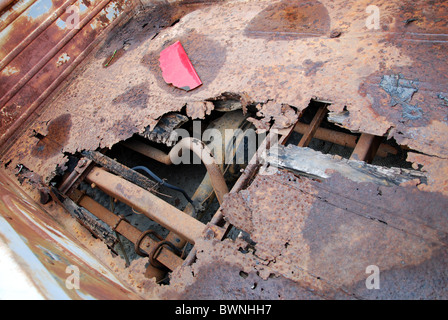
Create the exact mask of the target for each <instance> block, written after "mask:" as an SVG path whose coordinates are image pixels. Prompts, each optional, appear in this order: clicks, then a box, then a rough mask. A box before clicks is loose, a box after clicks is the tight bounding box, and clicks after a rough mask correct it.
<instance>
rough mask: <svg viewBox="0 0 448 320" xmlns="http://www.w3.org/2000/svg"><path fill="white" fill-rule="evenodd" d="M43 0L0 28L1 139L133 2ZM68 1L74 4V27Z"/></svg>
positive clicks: (40, 101) (124, 0)
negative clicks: (0, 58) (76, 22)
mask: <svg viewBox="0 0 448 320" xmlns="http://www.w3.org/2000/svg"><path fill="white" fill-rule="evenodd" d="M45 1H46V0H40V1H37V2H36V3H35V4H33V5H31V6H30V7H29V8H28V9H27V10H25V11H24V12H23V13H22V14H21V15H20V16H19V17H18V18H16V19H15V20H14V21H12V22H11V24H10V25H9V26H8V27H7V28H5V29H4V30H3V31H2V32H1V35H2V38H1V41H2V43H4V44H5V45H3V44H2V49H3V50H4V51H2V60H1V62H0V69H1V73H0V83H1V84H2V85H1V89H0V95H1V97H0V108H1V123H2V126H1V132H0V134H1V135H2V136H1V140H0V141H1V143H2V144H4V143H5V142H6V140H7V139H8V138H10V137H11V135H12V134H13V132H14V130H15V129H18V128H20V123H22V124H23V122H24V121H25V120H26V119H27V118H28V117H29V116H30V114H31V113H32V112H33V111H34V109H35V108H36V107H38V106H39V105H40V104H41V103H42V102H43V100H44V99H45V98H47V97H48V95H49V94H50V93H51V92H52V91H53V90H54V89H55V88H56V87H57V85H58V84H60V83H61V81H62V80H63V79H64V78H65V77H66V76H67V73H70V72H71V71H73V66H77V65H78V64H79V63H80V62H81V61H82V59H83V58H85V56H86V53H88V52H89V51H90V50H91V49H92V44H94V43H95V41H97V39H98V38H99V37H100V35H101V34H102V33H103V31H104V30H105V29H106V28H107V27H108V26H109V25H111V24H112V23H113V22H114V21H117V20H118V19H117V18H118V17H120V16H121V15H122V14H123V13H125V12H127V10H130V9H131V8H132V6H133V5H134V2H132V1H127V0H117V1H107V0H103V1H100V0H95V1H84V0H79V1H70V0H67V1H65V2H62V1H60V3H53V2H51V1H46V2H45ZM70 5H74V7H76V8H79V14H76V17H77V18H78V19H79V25H77V26H76V24H74V22H73V21H75V20H73V19H74V11H73V10H68V9H71V7H70ZM22 20H23V21H22ZM62 75H64V77H62ZM30 109H31V113H30V112H29V110H30ZM13 125H14V126H13ZM9 128H12V129H11V130H9Z"/></svg>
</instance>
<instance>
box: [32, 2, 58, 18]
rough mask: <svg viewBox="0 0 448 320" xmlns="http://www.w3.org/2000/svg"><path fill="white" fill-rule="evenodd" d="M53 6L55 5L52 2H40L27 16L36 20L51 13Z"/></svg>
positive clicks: (34, 5) (33, 6)
mask: <svg viewBox="0 0 448 320" xmlns="http://www.w3.org/2000/svg"><path fill="white" fill-rule="evenodd" d="M52 6H53V3H52V2H51V0H39V1H37V2H36V3H35V4H33V5H32V6H31V7H30V8H29V9H28V13H27V16H29V17H31V18H33V19H36V18H38V17H39V16H41V15H43V14H45V13H48V12H50V9H51V7H52Z"/></svg>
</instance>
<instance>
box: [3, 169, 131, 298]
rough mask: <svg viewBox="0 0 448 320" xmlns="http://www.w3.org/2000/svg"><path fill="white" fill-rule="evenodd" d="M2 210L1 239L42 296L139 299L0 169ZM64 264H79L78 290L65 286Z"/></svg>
mask: <svg viewBox="0 0 448 320" xmlns="http://www.w3.org/2000/svg"><path fill="white" fill-rule="evenodd" d="M0 212H1V215H0V236H1V238H2V241H3V242H5V243H6V244H7V245H8V247H9V249H10V250H12V252H13V257H14V259H15V260H16V261H17V262H18V265H19V266H20V267H21V268H23V270H24V271H25V273H26V274H27V276H28V277H30V280H31V283H32V285H33V286H34V287H35V288H36V290H37V291H38V292H39V294H40V295H41V297H42V298H44V299H138V298H139V297H138V296H137V295H136V294H135V293H133V292H132V291H131V290H130V289H128V288H127V287H126V286H125V285H124V284H123V283H122V282H121V281H119V280H118V279H117V278H116V275H114V274H113V273H112V272H111V271H110V270H109V269H108V268H107V267H105V266H103V265H102V264H101V263H100V262H98V260H97V259H96V258H95V257H93V255H91V253H89V252H88V251H87V250H86V249H85V247H83V245H82V244H81V243H79V242H77V241H76V240H73V239H72V238H71V237H70V236H68V235H67V231H66V230H64V229H63V228H62V227H61V225H59V224H58V223H57V222H56V221H55V220H53V219H52V218H51V217H50V216H49V215H48V214H47V213H46V212H45V211H44V210H42V208H41V207H40V206H39V205H38V204H36V203H35V202H34V201H33V200H32V199H31V198H30V197H29V196H28V195H27V194H26V193H24V192H23V191H22V190H21V189H20V188H19V187H18V186H17V185H16V184H15V183H14V182H13V181H12V180H11V179H9V178H8V177H7V176H6V175H5V173H4V172H3V171H0ZM2 263H3V262H2ZM68 267H78V268H79V271H80V275H82V276H81V279H80V282H79V283H80V287H79V289H78V290H76V289H69V287H68V286H66V280H67V278H68V277H69V276H70V275H73V272H72V271H70V272H69V273H67V268H68ZM70 270H72V269H70ZM17 280H19V279H17ZM2 285H3V284H2ZM3 289H5V288H3ZM11 290H12V288H11ZM12 291H13V290H12Z"/></svg>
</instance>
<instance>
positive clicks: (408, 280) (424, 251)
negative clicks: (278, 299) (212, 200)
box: [222, 171, 448, 299]
mask: <svg viewBox="0 0 448 320" xmlns="http://www.w3.org/2000/svg"><path fill="white" fill-rule="evenodd" d="M267 195H268V196H267ZM447 205H448V199H447V198H446V197H443V196H441V195H439V194H432V193H426V192H422V191H419V190H418V189H417V188H416V187H415V186H413V187H409V186H408V187H399V186H393V187H385V186H379V185H376V184H374V183H354V182H353V181H351V180H350V179H347V178H344V177H342V176H340V175H335V176H333V177H331V178H330V179H328V180H325V181H315V180H312V179H309V178H305V177H297V176H294V175H292V174H291V173H288V172H283V171H280V172H278V173H277V174H276V175H274V176H261V175H259V176H257V178H256V179H255V180H254V182H253V183H252V184H251V186H250V187H249V188H248V189H247V190H243V191H240V192H239V193H234V194H229V195H228V196H227V199H226V201H225V203H224V205H223V206H222V208H223V212H224V215H225V217H226V219H228V220H229V221H230V222H231V223H233V224H234V225H235V226H237V227H238V228H241V229H243V230H247V231H248V232H250V236H251V239H252V240H253V241H254V242H256V245H255V249H256V255H257V257H259V258H261V259H263V260H265V261H266V263H267V264H268V265H269V266H270V267H272V268H273V269H276V265H279V267H280V266H282V265H283V268H282V269H281V274H283V275H284V276H287V277H288V276H290V275H291V274H292V273H297V272H299V270H304V271H305V272H308V273H309V274H312V275H314V277H317V278H318V279H320V280H322V281H327V282H329V283H331V284H333V285H335V286H336V287H339V288H341V289H343V290H344V291H346V292H348V293H351V294H354V295H355V296H356V297H362V298H369V299H370V298H386V299H400V298H410V299H414V298H424V299H434V298H445V299H446V298H447V297H448V289H447V288H448V287H447V282H446V279H448V269H447V268H446V265H447V262H448V251H447V249H446V245H447V242H446V239H448V238H447V232H448V224H447V221H448V216H447V212H446V207H447ZM242 206H244V208H245V209H244V210H241V207H242ZM371 265H374V266H378V268H379V270H380V274H381V277H380V279H381V284H380V290H368V289H367V288H366V285H365V283H366V280H367V277H368V276H369V275H370V273H369V274H367V273H366V269H367V267H368V266H371Z"/></svg>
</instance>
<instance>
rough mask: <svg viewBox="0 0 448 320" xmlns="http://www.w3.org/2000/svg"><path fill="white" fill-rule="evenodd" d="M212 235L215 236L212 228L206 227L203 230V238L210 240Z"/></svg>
mask: <svg viewBox="0 0 448 320" xmlns="http://www.w3.org/2000/svg"><path fill="white" fill-rule="evenodd" d="M214 237H215V233H214V232H213V230H212V229H210V228H207V229H206V230H205V236H204V238H205V239H206V240H212V239H213V238H214Z"/></svg>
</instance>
